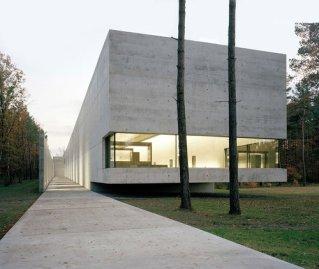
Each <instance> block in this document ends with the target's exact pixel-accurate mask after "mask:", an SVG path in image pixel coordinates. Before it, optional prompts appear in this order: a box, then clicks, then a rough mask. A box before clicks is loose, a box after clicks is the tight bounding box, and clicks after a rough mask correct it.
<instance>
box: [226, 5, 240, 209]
mask: <svg viewBox="0 0 319 269" xmlns="http://www.w3.org/2000/svg"><path fill="white" fill-rule="evenodd" d="M235 19H236V0H230V1H229V28H228V93H229V103H228V104H229V205H230V208H229V214H234V215H240V213H241V212H240V205H239V190H238V153H237V119H236V117H237V115H236V102H237V101H236V66H235V65H236V58H235V57H236V55H235V23H236V21H235Z"/></svg>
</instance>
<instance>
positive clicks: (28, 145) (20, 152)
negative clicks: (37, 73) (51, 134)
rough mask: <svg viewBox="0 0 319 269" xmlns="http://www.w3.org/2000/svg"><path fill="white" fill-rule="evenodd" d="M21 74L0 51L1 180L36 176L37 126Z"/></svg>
mask: <svg viewBox="0 0 319 269" xmlns="http://www.w3.org/2000/svg"><path fill="white" fill-rule="evenodd" d="M23 83H24V74H23V72H22V71H21V70H19V69H18V68H17V67H16V66H15V65H14V64H13V63H12V61H11V59H10V57H9V56H7V55H5V54H3V53H1V52H0V179H4V180H5V184H6V185H9V184H11V183H12V182H14V180H16V179H18V180H19V182H20V181H21V180H22V179H26V178H27V177H28V178H32V177H34V176H35V175H36V173H37V159H38V134H39V131H40V127H39V126H38V124H37V123H36V122H35V120H34V119H33V118H32V117H31V116H30V114H29V112H28V111H27V107H26V93H25V89H24V87H23Z"/></svg>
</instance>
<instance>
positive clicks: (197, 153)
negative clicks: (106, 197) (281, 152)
mask: <svg viewBox="0 0 319 269" xmlns="http://www.w3.org/2000/svg"><path fill="white" fill-rule="evenodd" d="M105 144H106V167H166V168H172V167H178V137H177V136H176V135H162V134H129V133H116V134H113V135H111V136H108V137H107V138H106V141H105ZM187 149H188V165H189V167H190V168H225V167H227V166H228V154H229V150H228V138H226V137H209V136H187ZM237 150H238V166H239V168H274V167H278V143H277V141H276V140H273V139H255V138H238V139H237Z"/></svg>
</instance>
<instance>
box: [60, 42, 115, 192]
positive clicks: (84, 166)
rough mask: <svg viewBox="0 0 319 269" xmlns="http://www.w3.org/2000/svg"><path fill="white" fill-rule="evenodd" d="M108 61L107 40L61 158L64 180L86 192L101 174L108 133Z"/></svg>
mask: <svg viewBox="0 0 319 269" xmlns="http://www.w3.org/2000/svg"><path fill="white" fill-rule="evenodd" d="M108 58H109V39H108V38H107V39H106V41H105V43H104V45H103V48H102V51H101V54H100V57H99V59H98V63H97V65H96V68H95V71H94V74H93V77H92V80H91V82H90V85H89V88H88V90H87V93H86V96H85V99H84V101H83V104H82V107H81V110H80V114H79V116H78V118H77V121H76V124H75V127H74V130H73V132H72V135H71V138H70V141H69V144H68V147H67V149H66V152H65V154H64V159H65V176H66V177H68V178H70V179H71V180H73V181H75V182H77V183H79V184H81V185H82V186H84V187H86V188H90V180H92V179H98V178H101V177H102V172H103V170H102V150H103V145H102V144H103V141H102V140H103V139H102V138H103V137H104V136H105V135H106V134H107V133H108V132H109V130H110V128H109V115H110V112H109V90H108V88H109V61H108Z"/></svg>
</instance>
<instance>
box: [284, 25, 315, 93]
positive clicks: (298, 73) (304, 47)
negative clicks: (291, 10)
mask: <svg viewBox="0 0 319 269" xmlns="http://www.w3.org/2000/svg"><path fill="white" fill-rule="evenodd" d="M295 33H296V35H297V36H298V37H299V39H300V41H299V45H300V47H299V49H298V54H297V57H296V58H294V59H291V60H290V69H291V70H292V71H293V75H292V76H291V77H290V78H291V79H293V80H294V84H298V83H301V84H304V85H307V87H309V88H310V89H312V90H314V91H318V88H319V46H318V44H319V23H296V26H295Z"/></svg>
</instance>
